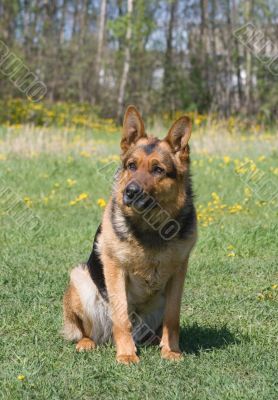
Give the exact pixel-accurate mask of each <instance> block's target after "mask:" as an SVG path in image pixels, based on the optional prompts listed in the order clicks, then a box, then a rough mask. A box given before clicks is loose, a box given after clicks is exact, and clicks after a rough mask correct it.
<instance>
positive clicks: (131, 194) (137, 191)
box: [123, 182, 143, 206]
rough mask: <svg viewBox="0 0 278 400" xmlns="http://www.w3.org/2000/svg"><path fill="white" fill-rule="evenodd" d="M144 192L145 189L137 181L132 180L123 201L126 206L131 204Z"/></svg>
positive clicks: (125, 191)
mask: <svg viewBox="0 0 278 400" xmlns="http://www.w3.org/2000/svg"><path fill="white" fill-rule="evenodd" d="M142 193H143V189H142V188H141V187H140V186H139V185H138V183H136V182H131V183H129V184H128V185H127V187H126V188H125V190H124V196H123V202H124V204H125V205H126V206H131V205H132V204H133V203H135V202H136V199H137V198H138V197H139V196H140V195H141V194H142Z"/></svg>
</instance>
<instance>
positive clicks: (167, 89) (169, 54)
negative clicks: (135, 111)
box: [163, 0, 178, 112]
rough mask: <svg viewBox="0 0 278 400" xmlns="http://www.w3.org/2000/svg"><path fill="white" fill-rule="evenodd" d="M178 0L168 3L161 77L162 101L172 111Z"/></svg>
mask: <svg viewBox="0 0 278 400" xmlns="http://www.w3.org/2000/svg"><path fill="white" fill-rule="evenodd" d="M177 5H178V1H177V0H172V1H171V4H170V19H169V25H168V30H167V37H166V53H165V63H164V78H163V101H165V102H166V103H167V104H168V107H169V105H170V111H171V112H173V111H174V106H175V105H174V104H173V96H174V95H175V93H173V83H174V82H173V72H174V71H173V32H174V25H175V17H176V10H177ZM164 105H165V104H164Z"/></svg>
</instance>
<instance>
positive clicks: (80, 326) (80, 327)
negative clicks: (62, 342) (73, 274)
mask: <svg viewBox="0 0 278 400" xmlns="http://www.w3.org/2000/svg"><path fill="white" fill-rule="evenodd" d="M63 309H64V329H63V334H64V336H65V338H66V339H68V340H71V341H74V342H77V344H76V350H77V351H86V350H91V349H93V348H95V346H96V345H95V342H94V341H93V340H92V339H91V338H90V333H91V332H90V331H91V326H90V325H91V324H90V323H89V321H86V318H84V311H83V310H82V304H81V301H80V298H79V295H78V292H77V290H76V289H75V287H74V286H73V285H70V286H69V287H68V289H67V291H66V293H65V295H64V299H63ZM82 317H83V318H82Z"/></svg>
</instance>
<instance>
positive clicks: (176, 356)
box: [161, 348, 183, 361]
mask: <svg viewBox="0 0 278 400" xmlns="http://www.w3.org/2000/svg"><path fill="white" fill-rule="evenodd" d="M161 358H164V359H165V360H171V361H180V360H182V359H183V355H182V353H181V352H180V351H171V350H169V349H165V348H162V349H161Z"/></svg>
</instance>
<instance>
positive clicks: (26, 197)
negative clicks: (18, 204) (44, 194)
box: [23, 196, 33, 207]
mask: <svg viewBox="0 0 278 400" xmlns="http://www.w3.org/2000/svg"><path fill="white" fill-rule="evenodd" d="M23 201H24V203H25V204H26V206H27V207H32V204H33V202H32V200H31V199H30V197H28V196H25V197H24V198H23Z"/></svg>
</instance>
